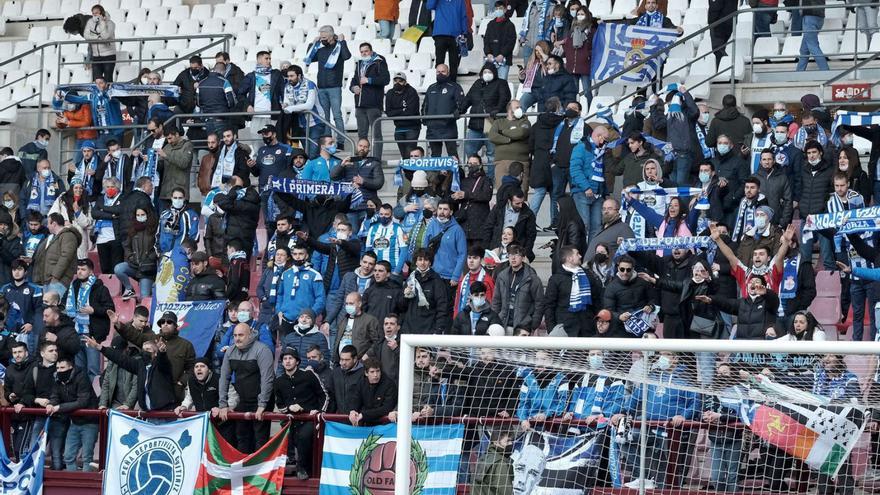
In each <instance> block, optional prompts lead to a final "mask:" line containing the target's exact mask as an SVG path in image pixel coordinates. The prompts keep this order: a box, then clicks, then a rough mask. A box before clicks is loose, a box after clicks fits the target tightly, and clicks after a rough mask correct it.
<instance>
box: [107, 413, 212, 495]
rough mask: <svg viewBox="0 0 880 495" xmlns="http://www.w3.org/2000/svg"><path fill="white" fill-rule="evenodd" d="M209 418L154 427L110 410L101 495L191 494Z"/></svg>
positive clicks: (196, 418)
mask: <svg viewBox="0 0 880 495" xmlns="http://www.w3.org/2000/svg"><path fill="white" fill-rule="evenodd" d="M207 427H208V414H207V413H205V414H199V415H198V416H192V417H189V418H185V419H181V420H178V421H174V422H171V423H164V424H160V425H155V424H151V423H147V422H145V421H141V420H139V419H135V418H132V417H129V416H126V415H125V414H122V413H120V412H117V411H113V410H111V411H110V427H109V429H108V431H107V467H106V469H105V470H104V489H103V492H102V493H103V494H104V495H133V494H140V493H143V494H147V493H156V494H158V493H161V494H163V495H192V493H193V489H194V488H195V485H196V477H197V475H198V474H199V467H200V465H201V462H202V453H203V452H204V446H205V434H206V432H207Z"/></svg>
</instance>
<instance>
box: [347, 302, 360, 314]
mask: <svg viewBox="0 0 880 495" xmlns="http://www.w3.org/2000/svg"><path fill="white" fill-rule="evenodd" d="M345 313H346V314H348V316H354V314H355V313H357V308H356V307H355V305H354V304H346V305H345Z"/></svg>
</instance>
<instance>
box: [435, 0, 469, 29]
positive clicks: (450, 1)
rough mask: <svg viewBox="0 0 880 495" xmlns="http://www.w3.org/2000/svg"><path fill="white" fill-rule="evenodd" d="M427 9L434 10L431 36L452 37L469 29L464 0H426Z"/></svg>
mask: <svg viewBox="0 0 880 495" xmlns="http://www.w3.org/2000/svg"><path fill="white" fill-rule="evenodd" d="M427 2H428V3H427V8H428V10H433V11H434V31H433V33H434V34H433V36H452V37H453V38H455V37H457V36H461V35H463V34H467V33H468V32H469V31H470V22H468V17H467V9H466V8H465V2H464V0H427Z"/></svg>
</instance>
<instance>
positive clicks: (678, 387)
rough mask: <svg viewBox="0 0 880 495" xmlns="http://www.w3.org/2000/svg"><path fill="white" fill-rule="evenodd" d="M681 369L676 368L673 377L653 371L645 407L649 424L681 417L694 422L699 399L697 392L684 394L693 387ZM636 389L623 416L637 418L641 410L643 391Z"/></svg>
mask: <svg viewBox="0 0 880 495" xmlns="http://www.w3.org/2000/svg"><path fill="white" fill-rule="evenodd" d="M686 372H687V371H686V370H685V368H684V367H682V366H679V367H677V368H675V370H674V371H673V372H672V373H668V372H662V371H654V372H652V373H651V383H649V384H648V405H647V407H646V412H647V419H648V421H667V420H670V419H672V417H673V416H684V419H686V420H694V419H697V416H698V414H699V413H700V410H701V409H702V407H701V404H700V396H699V395H698V394H697V393H696V392H692V391H690V390H686V389H685V387H691V388H693V387H694V385H693V384H692V383H690V382H689V381H688V380H686V379H685V378H684V377H685V375H686ZM643 386H644V385H643V384H639V385H636V386H635V388H634V389H633V391H632V395H630V397H629V401H628V402H627V404H626V408H625V410H626V412H627V413H629V414H640V413H641V410H642V387H643Z"/></svg>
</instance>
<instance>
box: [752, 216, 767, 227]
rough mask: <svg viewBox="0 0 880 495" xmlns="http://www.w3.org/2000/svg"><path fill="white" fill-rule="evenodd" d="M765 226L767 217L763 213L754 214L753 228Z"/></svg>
mask: <svg viewBox="0 0 880 495" xmlns="http://www.w3.org/2000/svg"><path fill="white" fill-rule="evenodd" d="M765 227H767V217H765V216H763V215H756V216H755V228H757V229H758V230H764V228H765Z"/></svg>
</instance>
